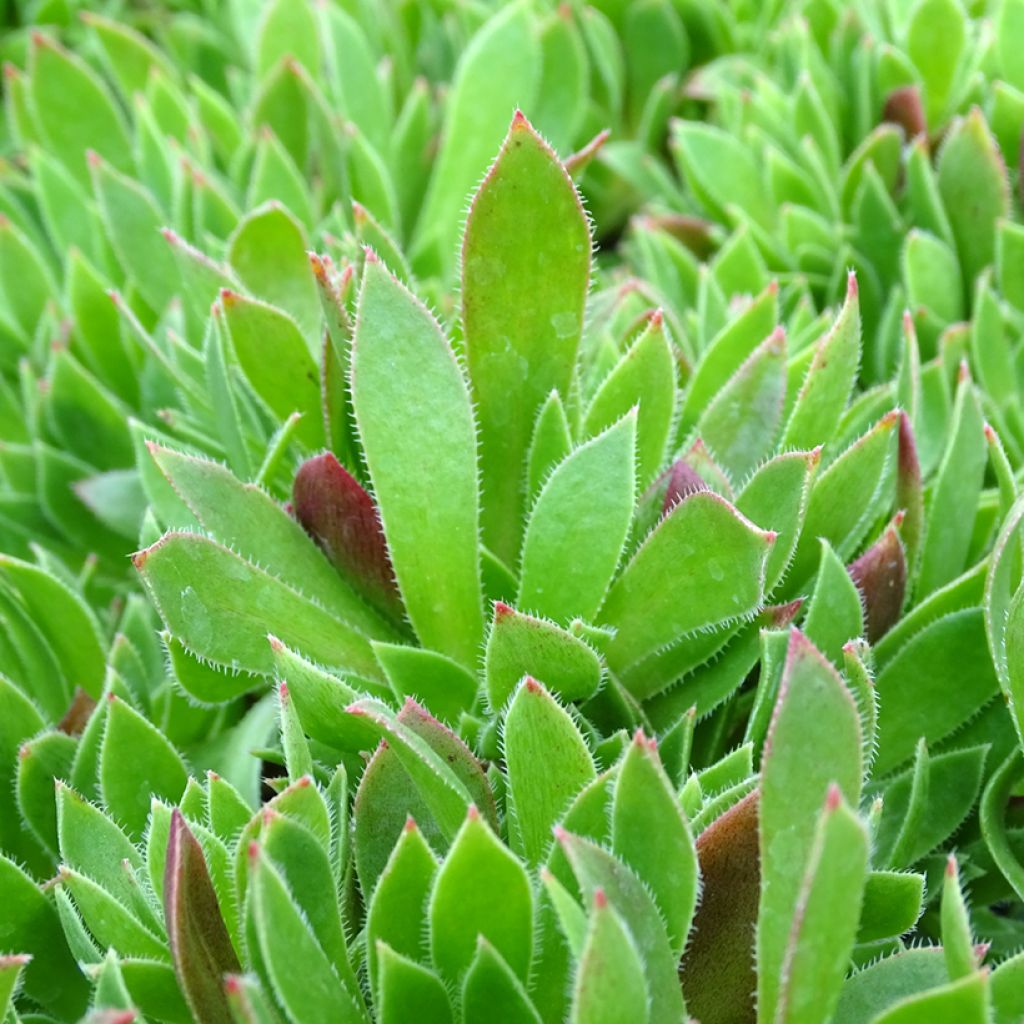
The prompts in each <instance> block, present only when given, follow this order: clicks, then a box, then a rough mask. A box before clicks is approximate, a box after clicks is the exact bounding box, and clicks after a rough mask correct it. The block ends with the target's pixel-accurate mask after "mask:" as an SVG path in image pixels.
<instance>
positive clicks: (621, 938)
mask: <svg viewBox="0 0 1024 1024" xmlns="http://www.w3.org/2000/svg"><path fill="white" fill-rule="evenodd" d="M647 1004H648V997H647V984H646V981H645V979H644V967H643V963H642V961H641V960H640V954H639V952H638V950H637V948H636V943H634V941H633V939H632V937H631V936H630V934H629V931H628V930H627V929H626V926H625V924H624V923H623V921H622V919H621V918H620V917H619V915H618V914H617V913H616V912H615V911H614V910H613V909H612V908H611V907H610V906H609V905H608V898H607V897H606V896H605V894H604V891H603V890H602V889H597V890H595V892H594V908H593V910H592V911H591V912H590V924H589V926H588V928H587V937H586V941H585V944H584V946H583V951H582V953H581V954H580V957H579V969H578V970H577V972H576V980H575V981H574V983H573V998H572V1012H571V1014H570V1017H569V1020H570V1022H571V1024H614V1022H617V1021H624V1020H629V1021H636V1022H637V1024H645V1022H646V1021H647V1020H648V1005H647Z"/></svg>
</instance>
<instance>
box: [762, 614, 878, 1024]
mask: <svg viewBox="0 0 1024 1024" xmlns="http://www.w3.org/2000/svg"><path fill="white" fill-rule="evenodd" d="M860 733H861V728H860V717H859V715H858V714H857V706H856V704H855V703H854V701H853V697H852V696H851V695H850V692H849V690H847V688H846V686H845V684H844V683H843V681H842V679H841V678H840V677H839V675H838V674H837V672H836V671H835V669H834V668H832V666H831V665H830V664H829V663H828V662H827V661H826V660H825V659H824V657H823V656H822V655H821V654H820V653H819V652H818V651H817V650H816V649H815V648H814V647H813V645H812V644H811V643H810V642H809V641H808V640H807V639H806V638H805V637H804V636H803V635H802V634H801V633H800V632H798V631H797V630H795V629H794V630H793V631H792V633H791V634H790V641H789V650H788V652H787V656H786V666H785V669H784V671H783V676H782V682H781V685H780V688H779V698H778V703H777V704H776V707H775V715H774V717H773V719H772V724H771V728H770V730H769V733H768V738H767V740H766V742H765V750H764V755H763V758H762V764H761V806H760V821H759V824H760V850H761V873H762V879H763V881H762V890H761V902H760V909H759V911H758V920H757V964H758V991H757V1007H758V1020H761V1021H771V1020H774V1019H775V1014H776V1010H777V1006H778V1001H779V998H780V992H781V984H782V979H783V970H782V969H783V964H784V961H785V950H786V944H787V941H788V937H789V932H790V927H791V922H792V920H793V914H794V912H795V911H796V908H797V904H798V900H799V894H800V889H801V885H802V880H803V877H804V874H805V872H806V870H807V864H808V860H809V858H810V855H811V850H812V847H813V842H814V828H815V826H814V823H815V820H816V818H817V814H818V810H819V808H821V806H822V805H823V804H824V802H825V795H826V793H827V792H828V789H829V786H830V785H831V784H833V783H835V784H837V785H838V786H839V789H840V791H841V792H842V793H843V795H844V796H845V797H846V799H847V800H848V801H849V802H850V803H852V804H854V805H856V804H857V803H858V802H859V799H860V786H861V776H862V763H861V735H860Z"/></svg>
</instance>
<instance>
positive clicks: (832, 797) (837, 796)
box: [825, 782, 843, 811]
mask: <svg viewBox="0 0 1024 1024" xmlns="http://www.w3.org/2000/svg"><path fill="white" fill-rule="evenodd" d="M842 799H843V794H842V793H841V792H840V790H839V787H838V786H837V785H836V784H835V783H834V782H833V783H831V784H830V785H829V787H828V795H827V796H826V797H825V810H826V811H836V810H838V809H839V804H840V803H841V802H842Z"/></svg>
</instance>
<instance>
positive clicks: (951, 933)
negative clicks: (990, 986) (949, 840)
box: [940, 853, 979, 981]
mask: <svg viewBox="0 0 1024 1024" xmlns="http://www.w3.org/2000/svg"><path fill="white" fill-rule="evenodd" d="M940 917H941V922H942V950H943V953H944V954H945V957H946V970H948V971H949V979H950V981H957V980H958V979H959V978H965V977H970V975H972V974H974V973H975V972H976V971H977V969H978V960H979V957H978V956H977V954H976V953H975V948H974V936H973V934H972V932H971V919H970V916H969V913H968V910H967V903H966V901H965V900H964V894H963V890H962V889H961V887H960V871H959V869H958V868H957V863H956V855H955V854H952V853H951V854H950V855H949V858H948V859H947V861H946V873H945V876H944V877H943V881H942V908H941V912H940Z"/></svg>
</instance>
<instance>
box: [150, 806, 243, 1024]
mask: <svg viewBox="0 0 1024 1024" xmlns="http://www.w3.org/2000/svg"><path fill="white" fill-rule="evenodd" d="M164 916H165V918H166V922H167V937H168V939H169V940H170V946H171V957H172V958H173V960H174V972H175V974H176V975H177V976H178V984H179V985H180V986H181V991H182V992H183V993H184V995H185V999H186V1001H187V1002H188V1005H189V1008H190V1009H191V1011H192V1014H193V1016H194V1017H195V1019H196V1021H198V1022H199V1024H232V1020H233V1018H232V1015H231V1010H230V1008H229V1006H228V1000H227V995H226V992H225V989H224V975H226V974H229V973H236V974H237V973H238V972H239V971H240V970H241V965H240V964H239V962H238V956H237V955H236V953H235V950H234V947H233V946H232V945H231V938H230V936H229V935H228V930H227V927H226V926H225V924H224V918H223V917H222V916H221V912H220V906H219V905H218V903H217V894H216V892H214V888H213V883H212V882H211V881H210V874H209V871H208V870H207V868H206V860H205V859H204V857H203V851H202V848H201V847H200V845H199V843H198V841H197V840H196V837H195V836H194V835H193V834H192V830H191V829H190V828H189V827H188V823H187V822H186V821H185V818H184V816H183V815H182V813H181V811H180V810H178V808H175V809H174V811H173V813H172V815H171V834H170V839H169V840H168V843H167V866H166V868H165V870H164Z"/></svg>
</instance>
